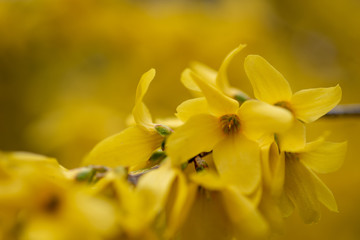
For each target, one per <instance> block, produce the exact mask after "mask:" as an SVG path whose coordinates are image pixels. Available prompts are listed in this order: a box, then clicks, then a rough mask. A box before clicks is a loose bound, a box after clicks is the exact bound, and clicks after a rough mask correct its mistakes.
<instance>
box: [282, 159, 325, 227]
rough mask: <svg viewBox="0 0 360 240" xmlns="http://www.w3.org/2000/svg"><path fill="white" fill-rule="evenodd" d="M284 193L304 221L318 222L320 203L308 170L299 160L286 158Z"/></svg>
mask: <svg viewBox="0 0 360 240" xmlns="http://www.w3.org/2000/svg"><path fill="white" fill-rule="evenodd" d="M286 160H287V161H286V174H285V188H284V189H285V193H286V194H287V195H288V197H289V198H290V199H291V201H292V202H293V203H294V205H295V206H296V207H297V208H298V210H299V213H300V216H301V218H302V219H303V221H304V222H305V223H312V222H318V221H319V219H320V204H319V200H318V196H317V191H316V186H315V184H314V181H313V177H312V175H311V173H310V171H309V170H308V169H307V168H306V167H304V166H303V165H302V164H301V163H300V162H299V161H296V160H288V159H286Z"/></svg>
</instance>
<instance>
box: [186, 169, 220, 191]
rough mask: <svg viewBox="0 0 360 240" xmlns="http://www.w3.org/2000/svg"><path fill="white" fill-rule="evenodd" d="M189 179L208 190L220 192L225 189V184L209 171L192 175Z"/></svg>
mask: <svg viewBox="0 0 360 240" xmlns="http://www.w3.org/2000/svg"><path fill="white" fill-rule="evenodd" d="M190 179H191V181H193V182H195V183H196V184H198V185H200V186H202V187H204V188H206V189H209V190H220V189H223V188H224V187H225V183H224V182H223V181H222V179H221V178H220V177H219V176H218V175H216V174H215V173H213V172H210V171H202V172H199V173H194V174H192V175H191V176H190Z"/></svg>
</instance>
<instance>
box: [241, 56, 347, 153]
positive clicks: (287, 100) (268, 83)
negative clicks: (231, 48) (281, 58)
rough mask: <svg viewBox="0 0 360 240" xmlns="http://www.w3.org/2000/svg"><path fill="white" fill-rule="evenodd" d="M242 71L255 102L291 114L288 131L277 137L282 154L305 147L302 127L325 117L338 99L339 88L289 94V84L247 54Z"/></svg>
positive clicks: (268, 67)
mask: <svg viewBox="0 0 360 240" xmlns="http://www.w3.org/2000/svg"><path fill="white" fill-rule="evenodd" d="M245 71H246V74H247V75H248V77H249V79H250V82H251V84H252V86H253V90H254V95H255V97H256V98H257V99H259V100H261V101H264V102H267V103H269V104H273V105H275V106H280V107H282V108H284V109H287V110H288V111H290V112H291V113H292V114H293V115H294V117H295V119H294V121H293V124H292V127H291V128H290V129H288V131H286V132H283V133H280V134H278V139H279V143H280V149H281V150H282V151H297V150H300V149H302V148H304V146H305V141H306V140H305V126H304V124H303V123H310V122H313V121H315V120H317V119H318V118H320V117H321V116H323V115H325V114H326V113H327V112H329V111H330V110H331V109H332V108H334V107H335V106H336V105H337V104H338V103H339V102H340V99H341V88H340V87H339V85H337V86H335V87H330V88H314V89H307V90H302V91H299V92H296V93H294V94H292V91H291V88H290V85H289V83H288V82H287V81H286V79H285V78H284V77H283V75H282V74H281V73H280V72H278V71H277V70H276V69H275V68H274V67H273V66H271V65H270V64H269V63H268V62H267V61H266V60H265V59H264V58H262V57H260V56H257V55H249V56H247V57H246V59H245Z"/></svg>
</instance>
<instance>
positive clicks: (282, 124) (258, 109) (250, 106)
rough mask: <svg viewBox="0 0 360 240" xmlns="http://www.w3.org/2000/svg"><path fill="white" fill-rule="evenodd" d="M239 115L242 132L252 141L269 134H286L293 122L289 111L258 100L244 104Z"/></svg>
mask: <svg viewBox="0 0 360 240" xmlns="http://www.w3.org/2000/svg"><path fill="white" fill-rule="evenodd" d="M238 115H239V117H240V121H241V122H240V124H241V130H242V132H243V133H244V135H246V136H247V137H248V138H250V139H252V140H257V139H259V138H260V137H263V136H264V135H267V134H273V133H278V132H284V131H285V130H287V129H288V128H290V127H291V124H292V120H293V116H292V114H291V113H290V112H289V111H288V110H286V109H283V108H280V107H276V106H273V105H270V104H267V103H264V102H261V101H257V100H248V101H246V102H244V103H243V104H242V105H241V107H240V109H239V111H238Z"/></svg>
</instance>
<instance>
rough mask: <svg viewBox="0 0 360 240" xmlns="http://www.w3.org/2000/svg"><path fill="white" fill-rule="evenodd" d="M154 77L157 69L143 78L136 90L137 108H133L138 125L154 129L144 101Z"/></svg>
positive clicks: (145, 74)
mask: <svg viewBox="0 0 360 240" xmlns="http://www.w3.org/2000/svg"><path fill="white" fill-rule="evenodd" d="M154 77H155V69H150V70H149V71H147V72H146V73H144V74H143V75H142V76H141V79H140V82H139V84H138V86H137V89H136V97H135V106H134V108H133V115H134V120H135V122H136V124H138V125H140V126H142V127H145V128H151V127H153V124H152V119H151V115H150V113H149V110H148V109H147V107H146V106H145V104H144V103H143V102H142V101H143V98H144V95H145V94H146V92H147V90H148V88H149V85H150V83H151V81H152V80H153V79H154Z"/></svg>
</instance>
